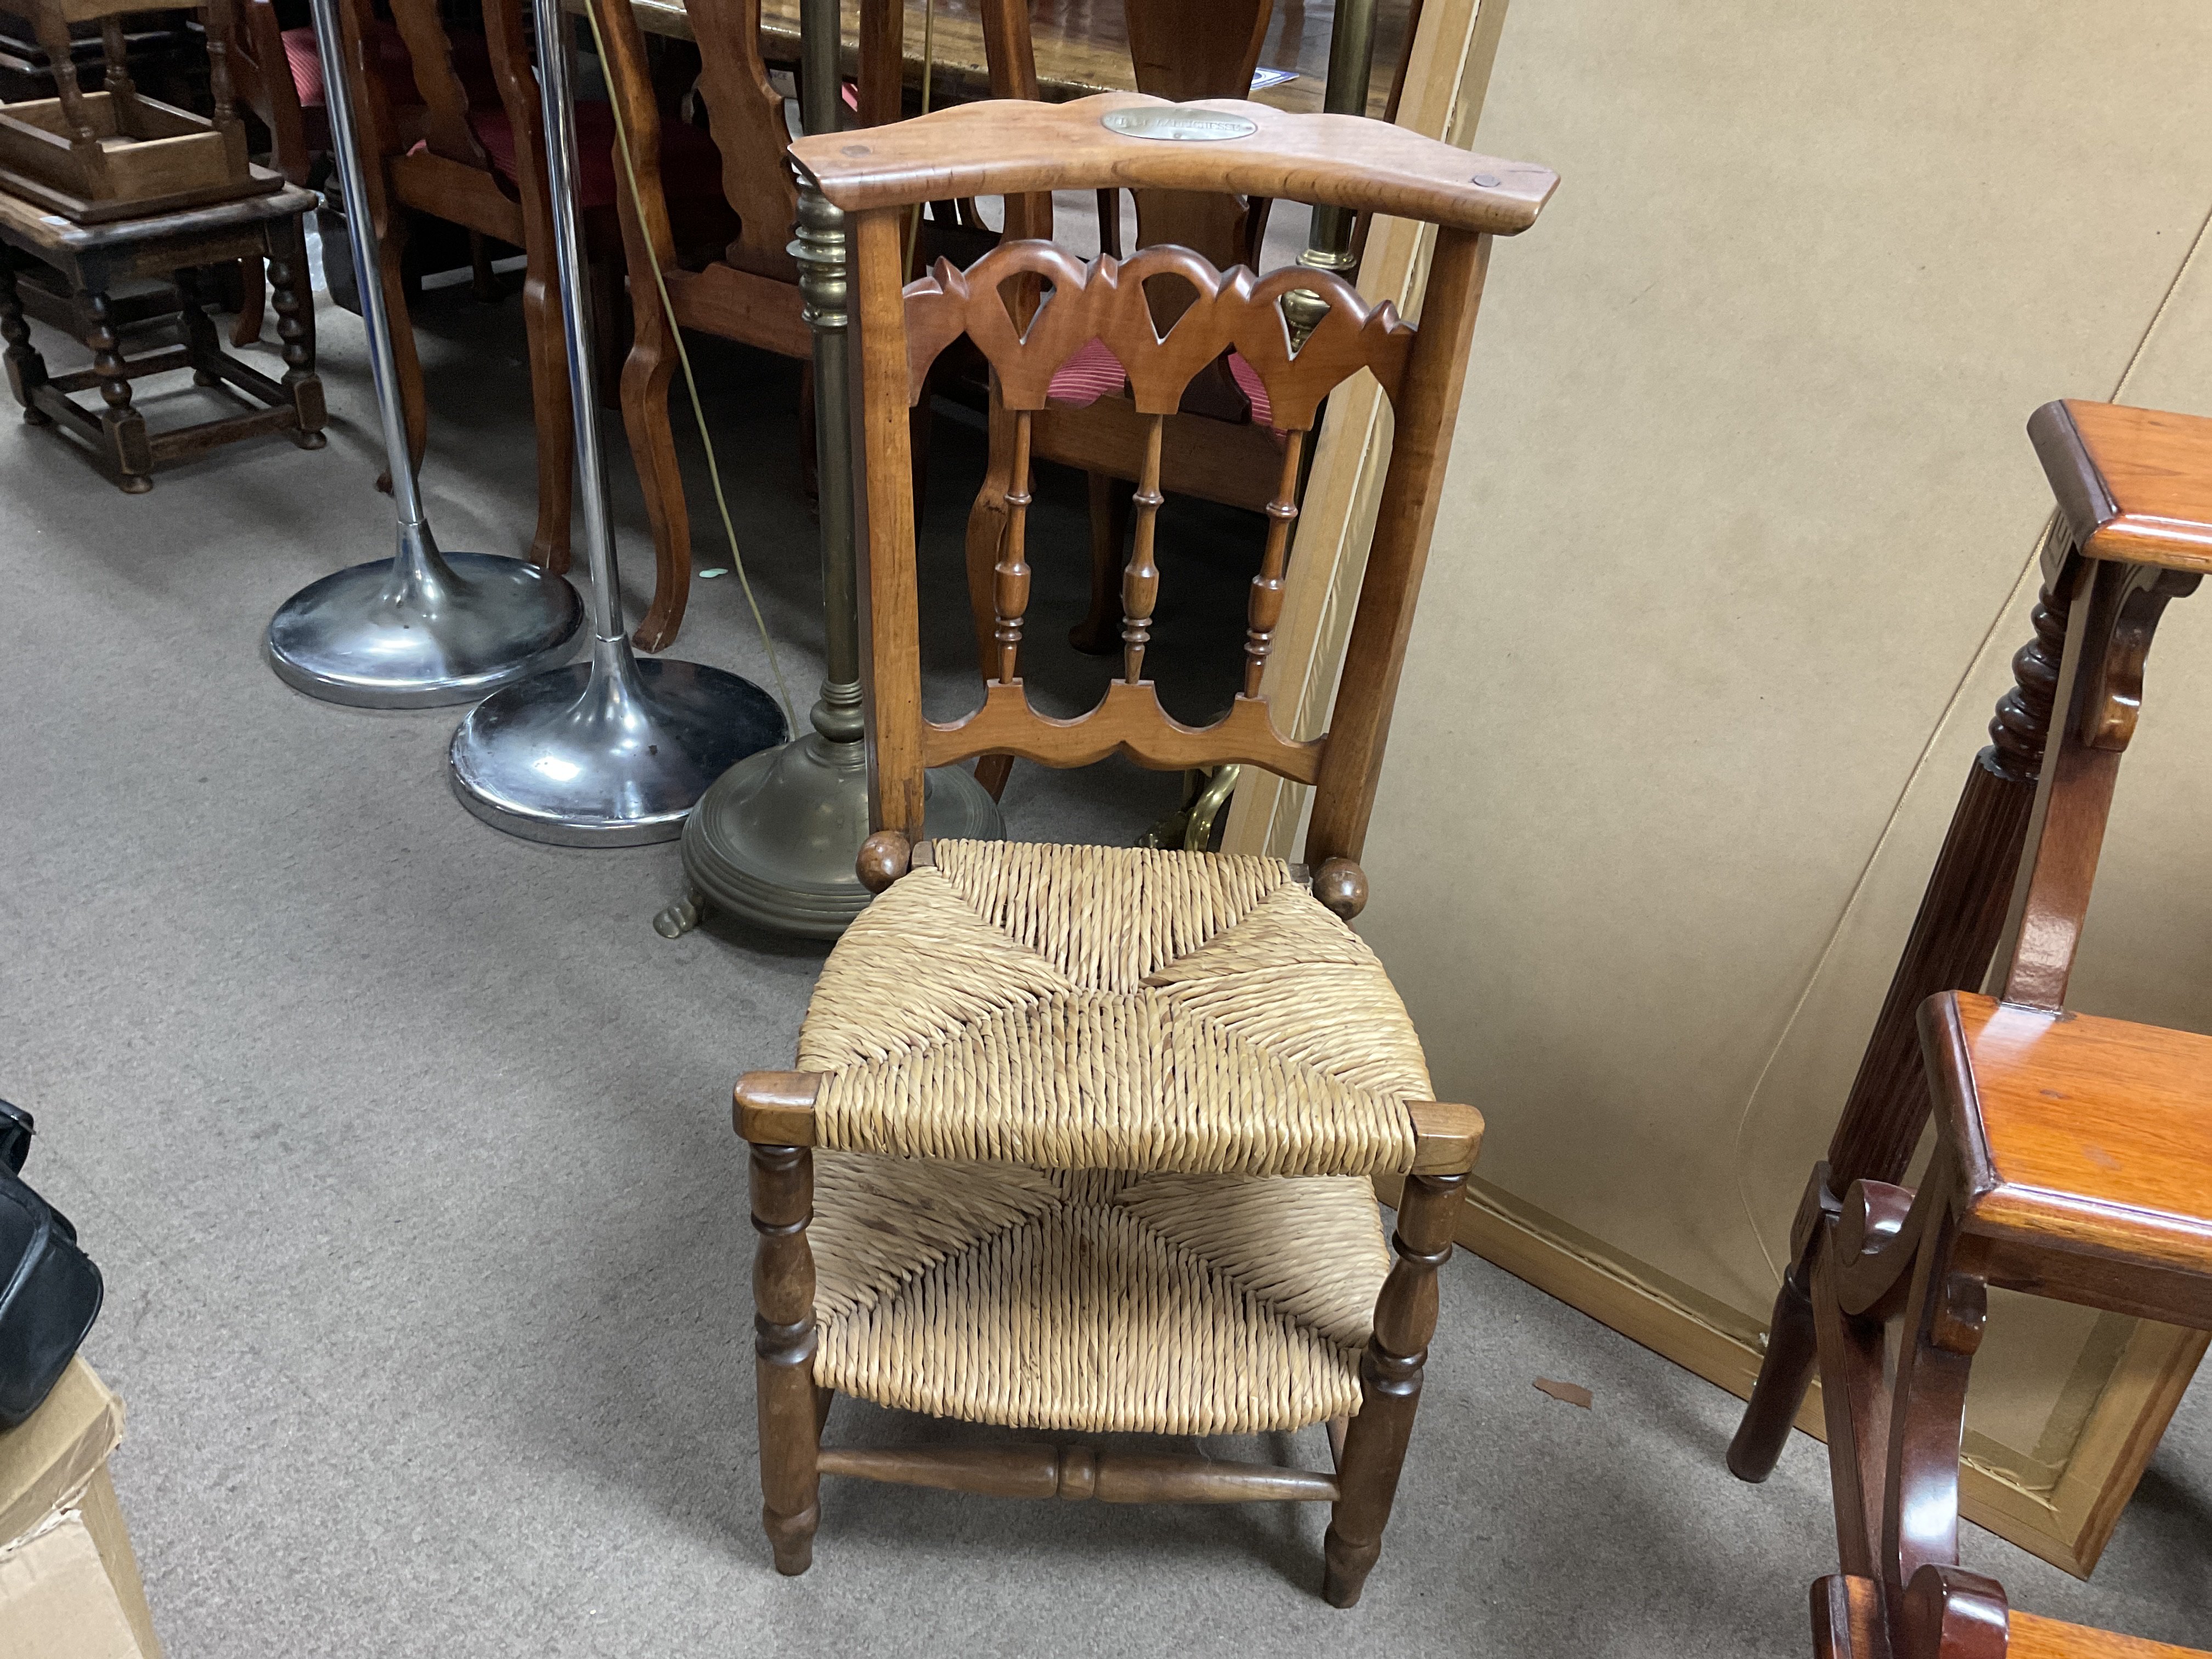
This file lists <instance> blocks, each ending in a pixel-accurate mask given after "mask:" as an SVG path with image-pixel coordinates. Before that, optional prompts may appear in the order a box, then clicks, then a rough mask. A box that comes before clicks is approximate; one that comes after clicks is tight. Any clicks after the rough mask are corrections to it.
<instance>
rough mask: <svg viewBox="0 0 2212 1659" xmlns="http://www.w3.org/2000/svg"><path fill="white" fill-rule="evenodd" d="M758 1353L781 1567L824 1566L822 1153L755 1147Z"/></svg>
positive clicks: (773, 1538) (766, 1487) (769, 1511)
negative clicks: (816, 1215) (817, 1312)
mask: <svg viewBox="0 0 2212 1659" xmlns="http://www.w3.org/2000/svg"><path fill="white" fill-rule="evenodd" d="M752 1197H753V1228H754V1230H755V1231H757V1232H758V1233H759V1234H760V1246H759V1249H757V1252H756V1253H755V1255H754V1257H753V1351H754V1354H755V1360H754V1375H755V1378H756V1382H755V1388H756V1390H757V1403H758V1407H759V1415H760V1469H761V1499H762V1508H761V1524H762V1525H763V1527H765V1528H767V1530H768V1536H769V1543H770V1544H771V1545H773V1546H774V1547H775V1570H776V1571H778V1572H781V1573H801V1572H805V1571H806V1569H807V1568H808V1567H810V1566H811V1565H813V1562H814V1528H815V1523H816V1522H818V1521H819V1520H820V1519H821V1516H822V1508H821V1502H820V1498H821V1489H822V1477H821V1471H820V1469H819V1468H817V1455H818V1451H819V1448H820V1444H821V1425H820V1419H818V1417H817V1414H816V1401H815V1393H814V1348H815V1340H816V1339H815V1329H814V1253H813V1251H812V1250H811V1249H810V1248H809V1247H808V1245H807V1243H806V1224H807V1222H808V1221H809V1220H811V1218H812V1217H813V1212H814V1154H813V1153H812V1152H810V1151H809V1150H808V1149H807V1148H805V1147H804V1146H755V1147H754V1148H753V1155H752Z"/></svg>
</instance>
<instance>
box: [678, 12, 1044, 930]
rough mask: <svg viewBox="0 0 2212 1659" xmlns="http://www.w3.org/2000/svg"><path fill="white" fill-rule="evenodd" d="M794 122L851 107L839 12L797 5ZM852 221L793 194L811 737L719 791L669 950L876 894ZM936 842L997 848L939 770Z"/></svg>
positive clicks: (764, 756) (985, 800)
mask: <svg viewBox="0 0 2212 1659" xmlns="http://www.w3.org/2000/svg"><path fill="white" fill-rule="evenodd" d="M838 34H839V25H838V4H837V0H799V116H800V120H801V123H802V124H803V125H805V129H806V131H808V132H810V133H815V132H832V131H836V128H837V125H838V115H839V110H840V107H841V105H842V100H841V97H840V91H839V84H840V83H839V80H838V74H837V58H838V48H839V40H838ZM847 254H848V237H847V235H846V234H845V215H844V213H843V211H842V210H841V209H839V208H837V207H836V206H835V205H834V204H831V203H830V202H829V200H828V199H827V198H825V197H823V194H822V192H821V191H818V190H817V189H815V188H814V186H813V185H812V183H811V181H810V180H809V179H807V178H806V176H805V174H804V173H801V174H800V175H799V225H798V230H797V238H796V240H794V241H793V243H792V244H791V256H792V258H793V259H794V260H796V261H797V262H798V264H799V298H800V301H801V305H802V307H803V311H804V314H805V319H806V323H807V326H808V327H809V328H811V330H812V331H813V333H814V432H815V439H814V442H815V451H814V453H815V463H816V464H815V472H816V476H817V477H818V478H819V479H820V481H821V485H820V487H821V533H822V611H823V617H822V620H823V635H824V638H823V679H822V690H821V695H820V698H819V700H818V701H817V702H816V703H815V705H814V708H813V709H812V711H811V714H810V715H809V722H810V724H811V726H812V727H813V730H811V732H805V733H803V734H801V735H800V736H799V737H798V738H794V739H793V740H792V741H791V742H789V743H787V744H784V745H783V746H782V747H781V748H780V749H775V750H765V751H763V752H762V753H760V754H757V755H755V756H754V757H752V758H751V759H750V760H747V761H744V762H742V763H739V764H738V766H736V767H734V768H733V769H731V770H730V771H729V772H728V773H727V774H726V775H724V776H722V777H721V778H720V779H718V780H716V781H715V783H714V787H712V788H710V789H709V790H708V791H707V793H706V794H705V796H704V797H703V798H702V799H701V800H700V802H699V808H698V810H697V811H695V812H694V813H692V815H691V817H690V822H689V823H686V824H685V825H684V877H685V878H686V880H687V882H688V883H689V890H687V891H686V893H685V894H684V897H682V898H681V899H679V900H678V901H677V902H675V903H673V904H671V905H670V906H668V907H667V908H665V909H664V910H662V911H661V912H660V913H659V915H656V916H655V917H653V927H655V928H656V929H657V930H658V931H659V933H662V934H663V935H664V936H665V937H666V938H669V939H675V938H678V937H679V936H680V935H682V934H684V933H688V932H690V929H692V928H693V927H696V926H697V925H698V923H699V918H700V915H701V913H702V910H703V909H705V908H708V907H709V906H712V907H714V908H719V909H722V910H726V911H728V912H730V913H731V914H732V915H738V916H742V917H744V919H745V920H746V921H751V922H754V923H756V924H757V925H759V926H761V927H767V928H770V929H772V930H774V931H775V932H777V933H795V934H798V935H799V936H800V937H801V938H806V939H835V938H836V936H837V935H838V934H840V933H843V932H844V931H845V928H846V927H847V925H848V924H849V923H850V922H851V921H852V920H853V918H854V916H857V915H860V912H861V911H862V910H863V909H864V908H866V906H867V902H868V900H869V898H870V896H871V895H870V894H869V892H868V890H867V889H866V888H865V887H863V886H861V885H860V877H859V875H858V874H857V873H855V872H854V867H853V866H854V860H856V859H857V858H858V857H859V856H860V843H861V842H864V841H866V839H867V837H868V755H867V744H866V724H865V721H864V720H863V717H862V714H861V706H860V601H859V592H858V583H859V574H858V567H859V559H858V550H857V548H856V547H855V546H854V513H853V489H854V470H853V431H852V390H851V386H850V384H849V380H848V373H849V368H850V362H849V359H850V353H849V351H848V345H847V331H846V330H847V322H848V318H847V314H846V304H847V300H848V292H849V284H848V276H847ZM925 787H926V790H927V793H926V795H925V797H924V811H925V812H926V814H927V824H928V829H929V833H930V834H931V835H933V836H939V837H943V838H945V839H948V840H958V839H965V840H970V841H979V840H980V841H999V840H1002V839H1004V837H1005V836H1006V825H1005V823H1004V821H1003V820H1002V819H1001V818H1000V816H999V804H998V802H996V801H994V800H993V799H991V796H990V793H989V792H988V791H987V790H986V789H985V788H984V787H983V786H982V785H981V784H980V783H978V782H976V781H975V775H974V774H973V773H971V772H969V771H966V770H964V769H961V768H959V767H957V766H946V767H940V768H939V769H936V770H935V771H933V772H932V773H930V774H929V775H928V778H927V783H926V785H925Z"/></svg>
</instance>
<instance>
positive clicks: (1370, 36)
mask: <svg viewBox="0 0 2212 1659" xmlns="http://www.w3.org/2000/svg"><path fill="white" fill-rule="evenodd" d="M1374 73H1375V0H1336V12H1335V17H1334V21H1333V22H1332V23H1331V24H1330V26H1329V35H1328V85H1327V86H1326V87H1324V88H1322V100H1321V106H1322V110H1323V111H1324V112H1327V113H1328V114H1331V115H1364V114H1366V113H1367V87H1368V83H1369V82H1370V81H1371V80H1372V79H1373V78H1374ZM1298 263H1299V264H1302V265H1304V266H1307V267H1308V268H1309V269H1310V270H1327V271H1334V273H1336V274H1337V275H1338V276H1342V277H1344V278H1345V279H1346V281H1347V282H1348V281H1350V280H1351V279H1352V276H1353V273H1354V272H1355V271H1356V270H1357V269H1358V264H1359V258H1358V255H1357V254H1355V253H1354V252H1352V214H1351V212H1350V211H1349V210H1346V209H1344V208H1340V207H1317V208H1316V209H1315V210H1313V219H1312V222H1311V228H1310V229H1309V230H1308V231H1307V233H1306V251H1305V252H1304V253H1301V254H1300V255H1298ZM1283 309H1284V311H1285V313H1287V314H1288V316H1289V319H1290V323H1291V330H1292V331H1293V332H1294V333H1295V334H1296V335H1297V337H1298V338H1299V339H1300V340H1303V339H1304V338H1305V337H1306V336H1307V335H1309V334H1310V333H1312V332H1313V331H1314V325H1316V324H1317V323H1319V322H1320V321H1321V319H1322V315H1323V313H1326V312H1327V311H1328V307H1327V306H1326V305H1325V304H1323V303H1322V301H1321V300H1320V299H1318V298H1317V297H1316V296H1315V295H1310V294H1307V293H1305V292H1304V291H1302V290H1301V291H1299V292H1296V293H1292V294H1290V295H1285V297H1284V301H1283Z"/></svg>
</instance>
